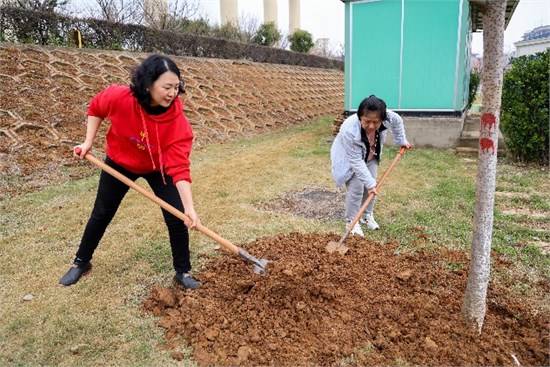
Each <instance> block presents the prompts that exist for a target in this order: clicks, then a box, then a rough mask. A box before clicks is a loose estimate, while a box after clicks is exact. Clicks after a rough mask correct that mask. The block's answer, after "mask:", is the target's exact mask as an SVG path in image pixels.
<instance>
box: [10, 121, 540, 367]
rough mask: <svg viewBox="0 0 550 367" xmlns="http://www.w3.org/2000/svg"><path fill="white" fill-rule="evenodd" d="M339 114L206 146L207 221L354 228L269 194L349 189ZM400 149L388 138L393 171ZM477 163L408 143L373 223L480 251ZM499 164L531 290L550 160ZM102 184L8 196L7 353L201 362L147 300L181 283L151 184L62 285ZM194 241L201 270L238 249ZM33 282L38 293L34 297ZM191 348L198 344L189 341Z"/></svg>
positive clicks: (497, 237) (23, 362)
mask: <svg viewBox="0 0 550 367" xmlns="http://www.w3.org/2000/svg"><path fill="white" fill-rule="evenodd" d="M331 122H332V119H330V118H325V119H320V120H318V121H316V122H314V123H312V124H310V125H307V126H297V127H294V128H291V129H288V130H285V131H280V132H275V133H271V134H268V135H263V136H258V137H253V138H246V139H239V140H236V141H233V142H231V143H227V144H220V145H212V146H208V147H206V148H204V149H202V150H200V151H196V152H194V153H193V156H192V162H193V165H192V176H193V179H194V181H193V193H194V199H195V206H196V209H197V212H198V213H199V216H200V218H201V220H202V223H203V224H204V225H205V226H207V227H208V228H210V229H212V230H214V231H215V232H217V233H218V234H220V235H221V236H223V237H225V238H226V239H228V240H229V241H232V242H234V243H237V244H239V243H247V242H250V241H252V240H253V239H256V238H258V237H263V236H273V235H275V234H280V233H288V232H293V231H299V232H336V233H338V234H343V232H344V224H343V221H334V220H332V221H328V220H327V221H317V220H309V219H305V218H302V217H297V216H294V215H291V214H282V213H274V212H268V211H264V210H261V209H260V205H259V204H261V203H264V202H268V201H272V200H275V199H276V198H278V197H280V196H282V195H285V194H287V193H290V192H293V191H297V190H304V189H309V188H311V189H324V190H331V191H335V187H334V184H333V181H332V179H331V175H330V159H329V156H330V154H329V152H330V145H331V141H332V138H333V137H332V133H331V126H330V125H331ZM396 152H397V148H393V147H387V148H386V149H385V151H384V157H383V163H382V166H381V168H380V172H383V171H384V170H385V168H386V167H387V165H388V164H389V162H390V161H391V160H392V159H393V157H394V155H395V154H396ZM82 164H90V163H88V162H82ZM476 165H477V159H476V158H463V157H459V156H457V155H456V154H455V153H454V151H452V150H431V149H413V150H410V151H407V152H406V153H405V154H404V156H403V157H402V158H401V159H400V161H399V162H398V163H397V165H396V166H395V168H394V170H393V171H392V172H391V173H390V175H389V176H388V178H387V180H386V182H385V184H384V186H383V187H382V188H381V190H380V194H379V196H378V202H377V206H376V218H377V221H378V222H379V224H380V225H381V226H382V230H381V231H377V232H374V233H373V232H369V233H368V234H367V235H368V236H369V237H371V238H372V239H376V240H378V241H380V243H381V245H384V244H386V243H388V242H392V241H397V242H398V243H399V247H398V248H397V250H396V253H399V252H401V251H412V249H413V248H414V247H415V246H413V244H414V243H415V242H417V241H423V242H424V243H425V244H426V245H427V246H434V247H439V246H444V247H449V248H454V249H459V250H463V251H469V247H470V244H471V236H472V226H473V225H472V221H473V217H474V204H475V177H476ZM497 176H498V177H497V195H496V207H495V223H494V232H493V249H494V251H495V252H496V253H498V254H500V255H502V256H504V257H506V258H508V259H509V260H510V261H512V262H513V265H512V267H511V268H510V269H509V272H510V274H492V275H493V277H492V278H493V281H499V279H502V278H503V277H508V276H512V275H513V276H515V277H517V278H518V279H520V281H519V282H517V287H514V288H513V289H511V290H510V291H511V292H514V294H517V296H518V297H528V296H529V292H530V290H531V288H530V287H529V284H531V282H535V281H539V280H541V279H544V280H547V279H548V277H550V256H549V255H547V254H543V253H541V251H540V249H539V247H541V246H544V245H545V244H548V243H549V242H550V180H549V179H548V178H549V172H548V169H545V168H540V167H518V166H515V165H512V164H509V163H507V162H506V161H504V160H501V161H499V165H498V172H497ZM138 183H141V184H144V181H138ZM144 185H146V184H144ZM96 187H97V175H94V176H92V177H88V178H84V179H81V180H75V181H71V182H66V183H64V184H62V185H59V186H55V187H50V188H47V189H43V190H41V191H39V192H34V193H32V194H27V195H23V196H19V197H16V198H12V199H8V200H5V201H3V202H1V203H0V205H1V218H0V231H1V232H0V233H1V236H0V240H1V244H0V335H2V338H1V339H0V365H10V366H12V365H15V366H35V365H36V366H37V365H56V366H64V365H66V366H92V365H94V366H98V365H101V366H103V365H124V366H125V365H132V366H134V365H138V366H170V365H174V366H175V365H178V366H182V365H183V366H191V365H194V363H193V362H192V360H190V359H189V358H187V359H186V360H184V361H183V362H177V361H175V360H173V359H172V358H171V355H170V353H171V352H170V351H166V350H163V349H162V348H158V347H157V345H158V344H159V343H162V340H163V339H162V335H163V329H161V328H159V327H157V326H156V324H155V323H156V321H157V320H156V319H155V318H154V317H152V316H150V315H147V314H144V313H142V312H141V311H140V305H141V303H142V302H143V300H144V299H145V297H147V295H148V294H149V292H150V290H151V288H152V286H153V284H157V283H160V284H163V285H166V286H168V285H170V284H171V278H172V276H173V273H172V267H171V256H170V249H169V245H168V238H167V233H166V229H165V225H164V222H163V220H162V216H161V212H160V209H159V208H158V207H156V205H155V204H153V203H152V202H150V201H148V200H147V199H146V198H144V197H142V196H141V195H139V194H137V193H135V192H130V193H129V194H128V196H127V198H126V199H125V200H124V202H123V204H122V206H121V208H120V210H119V212H118V213H117V215H116V217H115V219H114V221H113V223H112V224H111V226H110V227H109V228H108V230H107V232H106V234H105V237H104V239H103V241H102V243H101V244H100V246H99V248H98V250H97V252H96V254H95V256H94V260H93V263H94V270H93V271H92V273H91V275H90V276H89V277H88V278H85V280H84V281H82V282H79V283H78V284H77V285H75V286H73V287H69V288H60V287H58V286H57V281H58V280H59V278H60V276H61V275H62V274H63V273H64V272H65V271H66V270H67V268H68V266H69V264H70V262H71V260H72V258H73V256H74V253H75V251H76V249H77V246H78V243H79V241H80V237H81V235H82V232H83V230H84V225H85V223H86V221H87V219H88V216H89V214H90V211H91V206H92V204H93V200H94V197H95V190H96ZM342 205H343V203H342ZM335 209H336V208H335ZM191 241H192V245H191V247H192V262H193V265H194V267H195V270H194V271H200V268H201V266H203V265H204V264H205V262H206V261H207V260H208V258H210V257H212V256H231V255H224V254H223V253H222V251H221V250H220V249H219V245H217V244H216V243H215V242H213V241H212V240H211V239H209V238H208V237H206V236H204V235H202V234H200V233H197V232H193V233H192V236H191ZM251 252H252V253H253V251H251ZM448 265H449V266H450V267H466V266H467V264H448ZM26 295H32V299H31V300H30V301H25V300H24V299H23V297H24V296H26ZM179 351H181V352H183V353H184V354H185V355H188V353H189V350H188V349H186V348H185V346H184V343H182V347H181V349H180V350H179Z"/></svg>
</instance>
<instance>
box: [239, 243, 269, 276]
mask: <svg viewBox="0 0 550 367" xmlns="http://www.w3.org/2000/svg"><path fill="white" fill-rule="evenodd" d="M239 256H240V257H242V258H243V259H245V260H246V261H248V262H249V263H251V264H252V265H253V266H254V268H253V271H254V273H255V274H258V275H265V272H266V266H267V263H268V261H267V260H266V259H256V258H255V257H254V256H252V255H250V254H249V253H248V252H246V251H245V250H243V249H242V248H240V247H239Z"/></svg>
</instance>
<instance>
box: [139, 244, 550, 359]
mask: <svg viewBox="0 0 550 367" xmlns="http://www.w3.org/2000/svg"><path fill="white" fill-rule="evenodd" d="M419 238H420V237H419ZM338 239H339V236H338V235H336V234H298V233H292V234H288V235H279V236H276V237H270V238H261V239H258V240H256V241H255V242H253V243H251V244H249V245H247V246H243V247H244V248H246V249H247V250H248V251H249V252H250V253H251V254H252V255H253V256H256V257H258V258H266V259H268V260H270V261H271V263H270V264H269V267H268V275H267V276H265V277H261V276H258V275H255V274H253V273H252V266H251V265H250V264H248V263H246V262H244V261H243V260H242V259H240V258H239V257H236V256H230V255H227V256H223V257H220V258H215V259H213V260H211V262H210V263H209V264H207V266H206V267H205V269H204V270H203V271H202V272H200V273H199V274H197V278H198V280H199V281H200V282H201V283H202V287H201V288H200V289H199V290H197V291H185V290H182V289H180V288H178V287H175V288H164V287H162V286H159V285H157V286H155V288H154V289H153V291H152V293H151V295H150V296H149V297H148V299H147V300H146V301H145V303H144V305H143V306H144V309H145V310H146V311H147V312H150V313H153V314H154V315H156V316H160V317H161V319H160V321H159V324H160V326H161V327H163V328H164V329H166V345H164V347H168V348H170V347H175V346H177V343H180V342H181V337H183V338H184V339H185V340H187V341H188V342H189V343H190V345H191V346H192V347H193V357H194V359H195V360H196V361H197V362H198V363H199V364H200V365H201V366H211V365H242V366H262V365H276V366H335V365H396V364H401V365H404V364H408V365H430V366H458V365H460V366H468V365H478V366H481V365H485V366H494V365H500V366H514V365H515V362H514V357H515V358H517V360H518V361H519V362H520V363H521V364H522V365H548V364H549V362H550V361H549V355H548V342H549V335H548V334H549V332H548V330H549V329H548V327H549V324H548V318H547V316H546V315H540V314H538V315H537V314H536V313H535V312H534V311H533V310H531V308H530V305H529V304H528V302H527V301H526V302H525V303H521V300H517V299H513V297H512V296H510V295H509V292H508V291H507V289H506V288H504V287H503V286H493V285H491V287H490V290H489V298H488V306H489V307H488V311H487V315H486V318H485V324H484V329H483V333H482V335H481V336H479V335H477V333H475V332H474V331H473V330H470V329H469V328H466V327H465V326H464V325H463V323H462V321H461V318H460V308H461V303H462V299H463V293H464V289H465V287H466V280H467V268H466V264H467V263H468V261H467V258H466V255H465V254H463V253H460V252H455V251H450V250H445V249H434V248H427V247H423V244H422V241H418V242H417V243H418V248H415V249H413V250H408V251H401V250H402V249H400V248H399V247H398V244H394V245H382V244H379V243H375V242H372V241H369V240H368V239H365V238H359V237H349V238H348V239H347V240H346V245H347V246H348V247H350V249H351V250H350V251H349V252H348V254H347V255H345V256H342V255H340V254H337V253H333V254H329V253H327V252H326V250H325V246H326V244H327V243H328V242H330V241H337V240H338ZM493 264H494V266H495V267H502V266H507V263H506V262H504V261H501V260H500V259H498V258H494V260H493ZM541 286H543V285H541ZM176 354H177V353H176ZM174 358H175V357H174Z"/></svg>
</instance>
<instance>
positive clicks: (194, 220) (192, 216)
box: [183, 210, 200, 229]
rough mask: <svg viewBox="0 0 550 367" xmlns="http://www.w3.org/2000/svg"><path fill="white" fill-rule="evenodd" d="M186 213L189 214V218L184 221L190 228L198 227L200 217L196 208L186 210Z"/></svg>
mask: <svg viewBox="0 0 550 367" xmlns="http://www.w3.org/2000/svg"><path fill="white" fill-rule="evenodd" d="M185 215H186V216H187V218H188V219H187V220H184V221H183V222H184V223H185V225H186V226H187V228H189V229H196V227H197V225H198V224H200V219H199V217H198V215H197V213H196V212H195V210H186V211H185Z"/></svg>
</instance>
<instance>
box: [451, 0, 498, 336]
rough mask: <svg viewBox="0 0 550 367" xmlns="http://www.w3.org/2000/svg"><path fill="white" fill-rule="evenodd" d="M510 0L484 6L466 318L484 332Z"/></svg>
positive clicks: (464, 307) (464, 306) (488, 3)
mask: <svg viewBox="0 0 550 367" xmlns="http://www.w3.org/2000/svg"><path fill="white" fill-rule="evenodd" d="M505 11H506V1H503V0H493V1H487V2H486V3H485V5H484V9H483V71H482V79H481V80H482V90H483V98H482V105H483V109H482V114H481V126H480V137H479V156H478V169H477V191H476V207H475V217H474V232H473V238H472V250H471V261H470V270H469V273H468V284H467V286H466V293H465V295H464V302H463V304H462V318H463V320H464V321H465V322H466V323H467V324H468V325H470V326H472V327H473V328H475V329H476V330H477V331H478V332H480V333H481V329H482V328H483V321H484V319H485V312H486V303H487V287H488V285H489V275H490V268H491V241H492V236H493V209H494V202H495V182H496V165H497V148H498V132H499V125H500V124H499V122H500V117H499V114H500V105H501V96H502V77H503V67H504V65H503V51H502V49H503V43H504V16H505Z"/></svg>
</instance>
